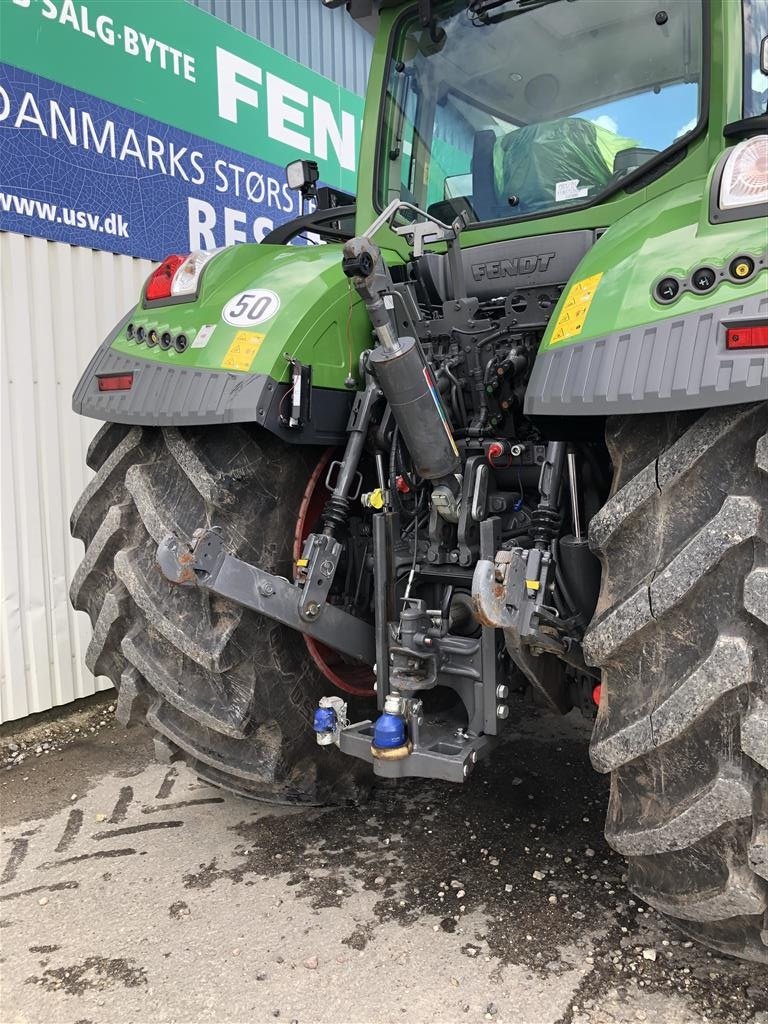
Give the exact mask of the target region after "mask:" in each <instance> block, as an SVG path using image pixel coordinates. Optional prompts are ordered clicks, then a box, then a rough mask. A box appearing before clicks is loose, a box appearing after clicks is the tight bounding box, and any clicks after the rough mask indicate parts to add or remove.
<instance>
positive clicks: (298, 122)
mask: <svg viewBox="0 0 768 1024" xmlns="http://www.w3.org/2000/svg"><path fill="white" fill-rule="evenodd" d="M216 78H217V83H218V98H219V117H221V118H223V119H224V120H225V121H231V122H232V123H233V124H238V122H239V118H240V115H241V113H242V111H241V107H242V106H248V107H252V108H255V109H256V110H260V111H262V112H263V114H264V116H265V119H266V124H267V134H268V135H269V137H270V138H271V139H274V140H275V141H276V142H282V143H284V144H285V145H286V146H290V147H291V148H292V149H294V150H299V151H300V152H302V153H311V154H312V155H313V156H315V157H317V158H318V159H319V160H327V159H329V146H330V147H331V148H332V149H333V151H334V152H335V154H336V157H337V158H338V161H339V164H340V165H341V167H343V168H344V169H345V170H348V171H354V170H355V157H356V153H357V146H356V139H355V117H354V114H351V113H349V112H348V111H346V110H342V111H340V112H339V113H340V120H339V121H337V120H336V116H335V114H334V110H333V107H332V106H331V104H330V103H328V102H327V100H324V99H321V98H320V97H319V96H310V95H309V93H308V92H307V91H306V90H305V89H302V88H300V87H299V86H297V85H294V84H293V83H292V82H287V81H285V80H284V79H282V78H280V77H279V76H278V75H273V74H270V73H269V72H267V73H264V72H263V71H262V69H261V68H260V67H259V66H258V64H252V63H251V61H248V60H245V59H244V58H243V57H238V56H237V55H236V54H234V53H230V52H229V50H224V49H222V47H220V46H217V47H216Z"/></svg>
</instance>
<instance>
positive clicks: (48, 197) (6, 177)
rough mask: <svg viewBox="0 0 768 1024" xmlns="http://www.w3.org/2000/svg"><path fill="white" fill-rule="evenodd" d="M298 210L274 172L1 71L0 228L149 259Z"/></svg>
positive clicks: (71, 92)
mask: <svg viewBox="0 0 768 1024" xmlns="http://www.w3.org/2000/svg"><path fill="white" fill-rule="evenodd" d="M299 212H300V211H299V199H298V196H297V194H296V193H294V192H291V191H290V190H289V189H288V187H287V185H286V183H285V173H284V170H283V168H282V167H278V166H276V165H274V164H270V163H266V162H264V161H262V160H259V159H258V158H257V157H254V156H248V155H246V154H243V153H239V152H236V151H235V150H233V149H229V148H227V147H226V146H223V145H221V144H219V143H216V142H211V141H209V140H207V139H204V138H201V137H200V136H197V135H192V134H190V133H188V132H185V131H182V130H180V129H178V128H174V127H170V126H169V125H167V124H163V123H161V122H159V121H156V120H154V119H153V118H149V117H144V116H143V115H141V114H137V113H134V112H133V111H130V110H126V109H125V108H124V107H119V106H115V105H114V104H112V103H109V102H107V101H105V100H101V99H97V98H96V97H94V96H90V95H88V94H86V93H83V92H79V91H78V90H76V89H71V88H68V87H66V86H63V85H60V84H58V83H56V82H52V81H50V80H49V79H47V78H42V77H41V76H39V75H36V74H31V73H29V72H27V71H23V70H20V69H19V68H15V67H12V66H11V65H9V64H0V230H4V231H14V232H18V233H20V234H25V235H38V236H41V237H43V238H48V239H52V240H54V241H58V242H66V243H69V244H70V245H78V246H85V247H89V248H94V249H106V250H108V251H110V252H115V253H123V254H125V255H128V256H139V257H143V258H146V259H153V260H158V259H162V258H163V257H164V256H166V255H167V254H168V253H171V252H180V253H184V252H189V251H191V250H193V249H214V248H217V247H218V246H222V245H233V244H235V243H237V242H259V241H261V239H262V238H263V237H264V235H265V234H266V233H267V232H268V231H271V230H272V228H273V227H275V226H276V225H277V224H281V223H283V222H284V221H286V220H289V219H290V218H291V217H295V216H297V215H298V214H299Z"/></svg>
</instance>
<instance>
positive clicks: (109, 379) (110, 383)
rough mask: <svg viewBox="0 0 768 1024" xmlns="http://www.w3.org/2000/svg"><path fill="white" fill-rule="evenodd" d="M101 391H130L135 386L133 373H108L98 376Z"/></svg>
mask: <svg viewBox="0 0 768 1024" xmlns="http://www.w3.org/2000/svg"><path fill="white" fill-rule="evenodd" d="M96 379H97V380H98V382H99V391H130V390H131V388H132V387H133V374H132V373H106V374H104V376H103V377H97V378H96Z"/></svg>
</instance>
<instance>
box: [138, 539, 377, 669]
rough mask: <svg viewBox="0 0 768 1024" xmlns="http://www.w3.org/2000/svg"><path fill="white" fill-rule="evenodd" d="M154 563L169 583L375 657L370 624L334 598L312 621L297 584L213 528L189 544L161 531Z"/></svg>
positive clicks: (357, 654) (371, 660)
mask: <svg viewBox="0 0 768 1024" xmlns="http://www.w3.org/2000/svg"><path fill="white" fill-rule="evenodd" d="M157 564H158V567H159V568H160V571H161V572H162V573H163V575H164V576H165V577H166V579H168V580H170V581H171V583H176V584H180V585H182V586H198V587H200V588H201V589H202V590H207V591H208V592H209V593H211V594H218V595H219V596H220V597H225V598H227V599H228V600H229V601H233V602H234V603H235V604H239V605H242V606H243V607H244V608H250V609H251V610H252V611H254V612H257V613H258V614H260V615H266V616H267V617H268V618H270V619H274V620H275V621H277V622H282V623H283V625H286V626H290V627H291V628H292V629H295V630H298V631H299V632H300V633H306V634H307V635H308V636H311V637H314V639H315V640H319V641H320V642H321V643H324V644H327V645H328V646H329V647H333V648H334V649H335V650H337V651H341V652H342V653H343V654H348V655H350V656H351V657H353V658H357V659H359V660H360V661H362V662H365V663H366V664H368V665H373V664H374V663H375V661H376V644H375V638H374V630H373V626H371V625H369V624H368V623H367V622H363V620H362V619H358V618H357V617H356V616H354V615H350V614H349V613H348V612H345V611H343V610H342V609H341V608H338V607H337V606H336V605H333V604H326V605H325V607H324V610H323V614H322V615H318V616H316V617H315V618H313V619H311V621H308V620H307V619H306V618H302V616H301V614H300V610H299V602H300V599H301V597H302V588H301V587H299V586H296V585H295V584H293V583H289V581H288V580H286V579H284V578H283V577H282V576H275V575H273V574H272V573H269V572H265V570H264V569H259V568H258V566H255V565H251V564H250V563H248V562H244V561H242V559H240V558H236V557H235V556H234V555H230V554H228V553H227V551H226V548H225V547H224V541H223V540H222V538H221V536H220V535H219V534H218V533H216V532H215V531H214V530H205V531H200V532H199V534H198V535H196V541H195V544H194V545H193V546H192V547H190V546H189V545H186V544H184V543H183V542H181V541H180V540H179V539H178V537H175V536H173V535H171V536H169V537H166V539H165V540H164V541H163V542H162V543H161V544H159V545H158V549H157Z"/></svg>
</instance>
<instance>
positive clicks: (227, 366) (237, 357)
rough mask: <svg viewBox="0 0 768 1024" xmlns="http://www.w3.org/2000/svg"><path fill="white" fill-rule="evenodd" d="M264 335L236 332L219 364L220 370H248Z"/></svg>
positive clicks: (251, 332)
mask: <svg viewBox="0 0 768 1024" xmlns="http://www.w3.org/2000/svg"><path fill="white" fill-rule="evenodd" d="M265 338H266V334H257V333H256V332H255V331H238V332H237V334H236V335H235V340H234V341H233V342H232V344H231V345H230V346H229V348H228V349H227V354H226V355H225V356H224V359H223V360H222V363H221V368H222V370H246V371H247V370H250V368H251V363H252V362H253V360H254V359H255V358H256V353H257V352H258V351H259V349H260V348H261V343H262V342H263V341H264V339H265Z"/></svg>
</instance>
